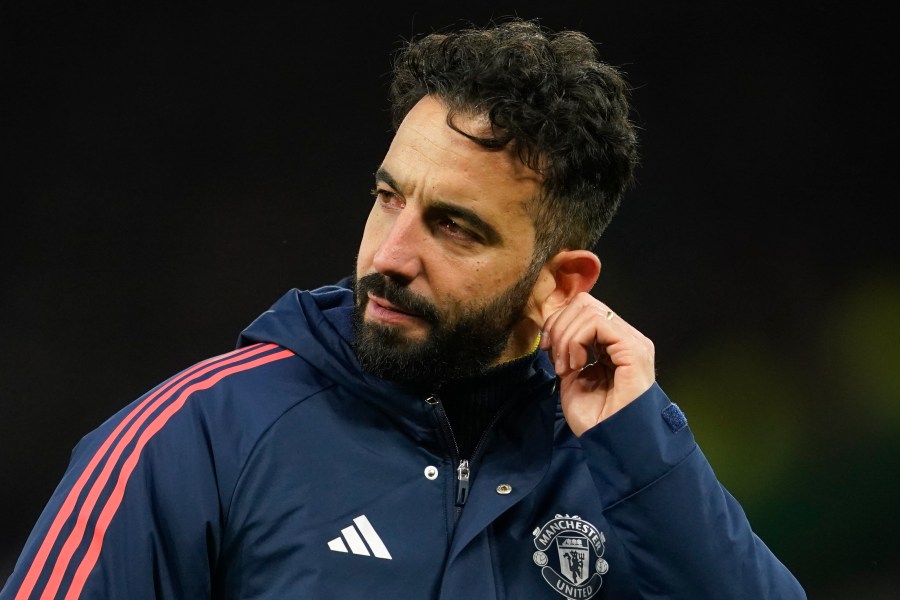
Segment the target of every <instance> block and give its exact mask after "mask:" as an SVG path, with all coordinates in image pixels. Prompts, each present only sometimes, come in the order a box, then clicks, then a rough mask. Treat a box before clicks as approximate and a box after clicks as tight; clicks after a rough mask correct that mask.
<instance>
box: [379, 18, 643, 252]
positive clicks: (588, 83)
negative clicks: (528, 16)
mask: <svg viewBox="0 0 900 600" xmlns="http://www.w3.org/2000/svg"><path fill="white" fill-rule="evenodd" d="M393 66H394V68H393V80H392V82H391V88H390V100H391V111H392V116H393V125H394V129H395V130H396V128H398V127H399V126H400V123H401V121H403V118H404V117H405V116H406V114H407V113H408V112H409V111H410V110H411V109H412V107H413V106H414V105H415V104H416V103H417V102H418V101H419V100H420V99H421V98H422V97H423V96H425V95H428V94H430V95H433V96H435V97H437V98H439V99H440V100H441V101H442V102H443V103H444V104H446V105H447V107H448V109H449V114H448V117H447V124H448V125H449V126H450V127H453V128H454V129H455V130H456V131H459V132H460V133H462V134H463V135H466V136H467V137H469V138H470V139H473V140H474V141H476V142H478V143H480V144H482V145H483V146H485V147H488V148H502V147H505V146H506V145H507V144H510V143H512V144H514V147H515V148H516V151H517V152H518V154H519V157H520V159H521V160H522V161H523V162H524V163H525V164H527V165H528V166H529V167H531V168H533V169H535V170H536V171H539V172H540V173H541V174H542V175H543V177H544V184H543V190H542V194H541V196H540V197H539V198H533V199H530V200H529V202H528V205H527V208H528V211H529V214H530V216H531V218H532V220H533V222H534V223H535V224H538V223H540V224H541V226H540V227H536V231H537V243H536V248H535V257H536V259H537V260H540V261H541V262H543V261H544V260H546V259H547V258H549V257H550V256H552V255H553V254H555V253H556V252H558V251H560V250H562V249H567V248H568V249H574V248H591V247H592V246H593V245H594V244H596V242H597V240H598V239H599V237H600V235H601V234H602V233H603V231H604V229H606V226H607V225H608V224H609V222H610V220H611V219H612V217H613V215H614V214H615V212H616V210H617V209H618V207H619V203H620V202H621V199H622V196H623V194H624V193H625V191H626V189H627V188H628V187H629V186H630V185H631V183H632V180H633V174H634V169H635V167H636V165H637V163H638V142H637V135H636V132H635V127H634V126H633V125H632V123H631V121H630V120H629V104H628V87H627V85H626V82H625V80H624V78H623V76H622V74H621V73H620V72H619V71H618V70H617V69H616V68H614V67H612V66H610V65H608V64H605V63H603V62H601V61H600V60H599V53H598V51H597V48H596V46H595V45H594V44H593V42H592V41H591V40H590V39H589V38H588V37H587V36H585V35H584V34H583V33H580V32H576V31H560V32H556V33H553V32H549V31H546V30H545V29H544V28H543V27H542V26H540V25H538V24H537V23H536V22H534V21H525V20H521V19H518V18H516V19H511V20H509V21H506V22H504V23H500V24H492V25H491V26H490V27H486V28H477V27H474V26H469V27H467V28H464V29H460V30H458V31H455V32H450V33H432V34H430V35H427V36H425V37H422V38H420V39H418V40H413V41H410V42H408V43H406V44H404V46H403V47H402V48H401V49H400V50H399V51H398V52H397V53H396V54H395V56H394V65H393ZM460 113H461V114H471V115H474V114H487V115H488V117H489V119H490V122H491V125H492V128H493V132H494V136H493V137H491V138H476V137H474V136H471V135H468V134H466V133H465V132H462V131H460V130H459V129H457V128H456V127H454V125H453V116H454V114H460Z"/></svg>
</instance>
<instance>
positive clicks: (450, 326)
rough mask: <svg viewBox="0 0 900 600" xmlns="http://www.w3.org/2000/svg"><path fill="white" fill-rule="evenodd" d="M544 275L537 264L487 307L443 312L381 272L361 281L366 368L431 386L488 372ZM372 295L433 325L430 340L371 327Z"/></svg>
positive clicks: (358, 335) (358, 302) (359, 330)
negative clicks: (540, 275)
mask: <svg viewBox="0 0 900 600" xmlns="http://www.w3.org/2000/svg"><path fill="white" fill-rule="evenodd" d="M538 272H539V269H537V268H535V265H533V266H532V267H531V268H529V269H528V271H526V273H525V274H524V275H523V276H522V277H521V278H520V279H519V280H518V281H516V282H515V283H513V284H512V285H511V286H510V287H509V288H508V289H506V290H505V291H503V292H502V293H500V294H499V295H497V296H495V297H493V298H490V299H488V300H487V302H485V303H483V304H460V303H457V304H456V305H455V306H452V307H451V308H450V309H443V310H442V309H439V308H438V307H437V306H435V305H434V304H433V303H431V302H429V301H428V300H426V299H425V298H423V297H421V296H419V295H418V294H416V293H414V292H412V291H410V290H409V288H408V287H407V286H406V285H405V284H400V283H398V282H397V281H396V280H394V279H392V278H390V277H387V276H385V275H382V274H381V273H370V274H368V275H365V276H363V277H361V278H359V279H357V280H355V281H354V285H353V296H354V302H353V331H354V343H353V346H354V350H355V351H356V356H357V359H358V360H359V363H360V365H361V366H362V368H363V369H364V370H365V371H367V372H368V373H371V374H372V375H376V376H378V377H381V378H384V379H391V380H395V381H402V382H406V383H412V384H428V385H431V386H439V385H441V384H442V383H444V382H447V381H452V380H456V379H462V378H465V377H471V376H473V375H477V374H479V373H483V372H484V371H485V370H486V369H487V368H488V367H490V366H491V365H492V364H493V363H494V362H495V361H496V360H497V359H498V358H499V357H500V355H501V354H502V353H503V350H505V349H506V346H507V344H508V343H509V339H510V336H511V335H512V332H513V330H514V329H515V327H516V325H517V324H518V323H519V322H520V321H521V319H522V318H523V315H524V309H525V305H526V303H527V302H528V296H529V293H530V292H531V288H532V287H533V286H534V283H535V281H536V280H537V276H538ZM367 292H371V293H372V294H373V295H375V296H378V297H381V298H384V299H385V300H387V301H388V302H390V303H391V304H393V305H394V306H396V307H397V308H399V309H400V310H402V311H404V312H408V313H411V314H415V315H417V316H418V317H419V318H421V319H422V320H424V321H425V322H426V323H427V324H428V331H427V333H426V335H425V337H424V338H423V339H418V340H412V339H409V338H407V337H406V336H405V335H404V334H403V332H402V331H401V330H400V328H398V327H390V326H387V325H382V324H380V323H370V322H367V321H366V320H365V316H364V315H365V310H366V305H367V304H368V302H369V297H368V295H367Z"/></svg>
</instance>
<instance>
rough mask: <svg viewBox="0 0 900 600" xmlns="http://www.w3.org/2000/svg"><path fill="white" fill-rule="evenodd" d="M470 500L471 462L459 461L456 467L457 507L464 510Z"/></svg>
mask: <svg viewBox="0 0 900 600" xmlns="http://www.w3.org/2000/svg"><path fill="white" fill-rule="evenodd" d="M468 498H469V461H467V460H461V461H459V466H458V467H456V506H458V507H459V508H462V507H463V506H464V505H465V503H466V500H467V499H468Z"/></svg>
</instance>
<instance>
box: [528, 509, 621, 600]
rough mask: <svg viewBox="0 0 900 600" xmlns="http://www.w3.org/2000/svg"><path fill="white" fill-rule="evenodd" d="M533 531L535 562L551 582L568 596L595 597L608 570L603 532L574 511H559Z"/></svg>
mask: <svg viewBox="0 0 900 600" xmlns="http://www.w3.org/2000/svg"><path fill="white" fill-rule="evenodd" d="M532 533H533V534H534V545H535V547H536V548H537V552H535V553H534V564H536V565H537V566H539V567H541V575H543V577H544V581H546V582H547V583H548V584H550V586H551V587H552V588H553V589H554V590H556V591H557V592H559V593H560V594H562V595H563V596H564V597H565V598H567V599H568V600H584V599H586V598H593V597H594V595H595V594H596V593H597V592H598V591H600V586H601V585H602V584H603V578H602V575H605V574H606V572H607V571H609V565H608V564H607V562H606V561H605V560H604V559H603V551H604V549H605V544H606V538H605V537H604V536H603V532H601V531H600V530H598V529H597V528H596V527H594V526H593V525H591V524H590V523H588V522H587V521H584V520H582V519H581V517H579V516H577V515H575V516H572V517H570V516H569V515H556V516H555V517H554V518H553V519H552V520H550V521H548V522H547V524H546V525H544V526H543V527H537V528H535V530H534V531H533V532H532Z"/></svg>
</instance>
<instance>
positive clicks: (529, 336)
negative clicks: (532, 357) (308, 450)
mask: <svg viewBox="0 0 900 600" xmlns="http://www.w3.org/2000/svg"><path fill="white" fill-rule="evenodd" d="M446 118H447V110H446V108H445V107H444V105H443V104H441V103H440V102H439V101H438V100H436V99H434V98H432V97H430V96H426V97H425V98H423V99H422V100H421V101H419V103H418V104H416V106H415V107H413V109H412V110H411V111H410V112H409V114H408V115H407V116H406V118H405V119H404V121H403V123H402V124H401V125H400V127H399V129H398V130H397V134H396V136H395V137H394V140H393V142H392V143H391V147H390V149H389V150H388V153H387V155H386V156H385V158H384V161H383V162H382V164H381V167H380V168H379V169H378V172H377V173H376V177H375V195H376V199H375V204H374V206H373V207H372V211H371V213H370V214H369V219H368V221H367V222H366V228H365V232H364V233H363V238H362V243H361V244H360V249H359V255H358V257H357V264H356V278H357V282H356V286H355V292H356V310H355V315H354V319H355V326H356V349H357V354H358V356H359V358H360V362H361V363H362V364H363V367H364V368H366V369H367V370H369V371H370V372H373V373H375V374H377V375H380V376H383V377H387V378H391V379H401V380H408V381H431V382H435V380H438V381H440V380H445V379H449V378H455V377H460V376H465V375H469V374H473V373H476V372H478V371H479V370H482V369H483V368H484V367H486V366H489V365H491V364H496V363H498V362H502V361H505V360H510V359H513V358H516V357H517V356H520V355H523V354H525V353H527V352H528V350H530V349H531V348H532V347H533V345H534V343H535V341H536V336H537V334H538V331H539V329H538V327H539V325H538V324H537V323H536V317H535V316H534V315H535V314H536V312H537V311H536V310H534V309H533V304H534V302H533V301H534V298H532V288H533V285H534V281H535V277H536V276H537V271H538V267H539V265H532V262H533V261H532V253H533V249H534V237H535V235H534V234H535V231H534V226H533V224H532V222H531V219H530V217H529V216H528V214H527V213H526V210H525V203H526V201H527V200H528V199H529V198H531V197H533V196H536V195H537V194H538V193H539V191H540V184H541V181H540V176H539V175H538V174H537V173H536V172H535V171H533V170H532V169H530V168H528V167H526V166H525V165H523V164H522V163H521V161H520V160H519V159H518V158H517V156H516V155H515V153H514V150H512V149H511V148H504V149H501V150H489V149H486V148H483V147H482V146H479V145H478V144H476V143H475V142H473V141H471V140H470V139H468V138H466V137H465V136H463V135H461V134H460V133H458V132H456V131H454V130H453V129H452V128H450V127H449V126H448V125H447V121H446ZM454 124H455V126H456V127H457V128H459V129H461V130H463V131H465V132H467V133H469V134H472V135H475V136H478V137H489V136H490V135H491V132H490V129H489V127H488V125H487V121H486V120H485V119H483V118H480V117H466V116H462V115H457V116H456V117H455V118H454Z"/></svg>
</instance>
